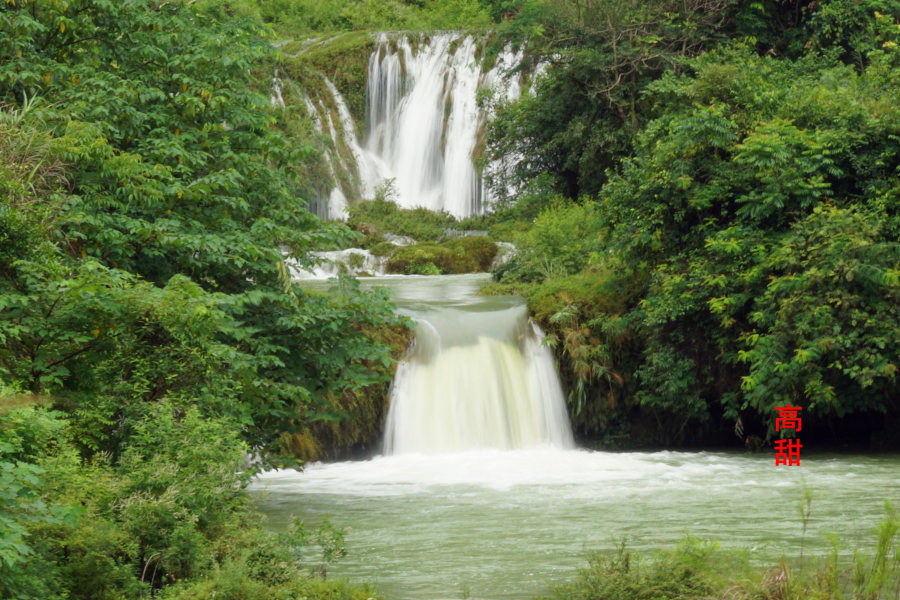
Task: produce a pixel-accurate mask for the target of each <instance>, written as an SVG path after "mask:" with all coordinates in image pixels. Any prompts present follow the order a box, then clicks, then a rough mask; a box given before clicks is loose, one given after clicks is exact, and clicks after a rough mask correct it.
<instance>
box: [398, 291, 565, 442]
mask: <svg viewBox="0 0 900 600" xmlns="http://www.w3.org/2000/svg"><path fill="white" fill-rule="evenodd" d="M417 321H418V327H417V329H416V338H415V346H414V350H413V352H412V355H411V356H410V357H409V359H408V360H407V361H405V362H403V363H401V364H400V366H399V368H398V370H397V375H396V377H395V378H394V384H393V388H392V392H391V407H390V411H389V413H388V418H387V423H386V431H385V453H386V454H404V453H409V452H422V453H437V452H457V451H462V450H471V449H477V448H496V449H500V450H515V449H523V448H530V447H535V446H538V445H540V444H550V445H553V446H556V447H559V448H572V447H574V442H573V439H572V433H571V430H570V426H569V420H568V416H567V415H566V408H565V400H564V397H563V393H562V389H561V387H560V384H559V380H558V378H557V376H556V371H555V369H554V364H553V356H552V354H551V352H550V350H549V349H548V348H547V347H545V346H542V345H541V343H540V340H541V338H542V337H543V334H542V333H541V332H540V329H539V328H538V327H537V326H536V325H534V324H532V323H530V322H527V321H526V309H525V307H524V306H517V307H513V308H509V309H506V310H502V311H492V312H484V313H471V312H465V311H461V310H455V309H450V310H446V311H443V312H441V313H432V314H431V315H428V316H427V317H426V318H418V319H417Z"/></svg>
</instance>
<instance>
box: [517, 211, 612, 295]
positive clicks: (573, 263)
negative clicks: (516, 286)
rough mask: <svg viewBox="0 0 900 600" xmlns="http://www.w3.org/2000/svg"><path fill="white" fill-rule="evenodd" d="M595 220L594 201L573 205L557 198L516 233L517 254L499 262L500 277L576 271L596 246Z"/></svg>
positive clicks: (528, 277)
mask: <svg viewBox="0 0 900 600" xmlns="http://www.w3.org/2000/svg"><path fill="white" fill-rule="evenodd" d="M598 223H599V221H598V219H597V209H596V205H595V203H594V202H591V201H589V200H585V201H584V202H582V203H580V204H576V203H572V202H566V201H565V200H563V199H561V198H557V199H556V200H554V201H553V202H552V203H551V204H550V206H549V207H548V208H547V209H545V210H544V211H543V212H541V213H540V215H539V216H538V217H537V218H536V219H535V220H534V224H533V225H532V226H531V228H530V229H529V230H528V231H527V232H524V233H522V234H521V235H518V236H516V238H515V241H516V247H517V253H516V256H515V258H514V259H513V261H512V262H511V263H508V264H505V265H502V271H501V272H500V273H501V276H502V277H503V278H504V279H506V280H513V279H518V280H522V281H545V280H553V279H558V278H560V277H565V276H566V275H570V274H571V275H574V274H576V273H579V272H580V271H581V270H582V269H584V268H585V267H586V266H587V265H588V263H589V262H590V260H591V256H592V254H593V253H594V252H595V251H596V249H597V247H598V245H597V241H596V240H597V238H598V236H599V233H600V228H599V224H598Z"/></svg>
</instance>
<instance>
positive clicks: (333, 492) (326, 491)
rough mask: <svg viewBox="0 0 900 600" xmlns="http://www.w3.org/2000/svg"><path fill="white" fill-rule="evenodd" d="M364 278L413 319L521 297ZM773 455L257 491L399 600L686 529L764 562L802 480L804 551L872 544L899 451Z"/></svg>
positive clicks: (621, 460)
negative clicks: (334, 533)
mask: <svg viewBox="0 0 900 600" xmlns="http://www.w3.org/2000/svg"><path fill="white" fill-rule="evenodd" d="M365 281H366V285H372V284H383V283H385V282H387V283H388V284H389V285H390V286H391V287H392V288H393V289H394V290H395V293H396V300H397V302H398V305H399V306H400V307H401V312H404V313H405V314H408V315H410V316H413V317H422V316H423V315H431V317H432V318H433V317H434V316H435V314H436V313H440V314H444V315H448V314H456V313H458V314H457V317H458V318H462V319H466V318H467V317H466V315H471V316H473V317H475V318H480V319H482V320H483V321H484V326H485V327H486V328H488V329H490V318H489V315H490V313H491V312H493V311H504V310H508V309H510V308H515V307H516V306H520V305H521V302H522V301H521V299H517V298H481V297H479V296H477V290H478V288H479V287H480V286H481V285H482V284H483V283H484V282H485V281H486V279H485V278H484V277H481V276H456V277H430V278H425V277H419V278H400V277H388V278H379V279H377V280H374V281H373V280H365ZM479 314H480V317H479V316H478V315H479ZM485 317H488V318H485ZM774 462H775V461H774V455H773V453H772V451H771V450H769V451H767V452H762V453H760V454H746V453H743V452H739V451H735V452H733V453H728V452H696V453H689V452H653V453H642V452H628V453H608V452H588V451H584V450H561V449H558V448H554V447H550V446H541V447H535V448H530V449H526V450H515V451H499V450H489V449H480V450H471V451H466V452H456V453H449V454H416V453H410V454H401V455H395V456H380V457H376V458H374V459H371V460H368V461H357V462H344V463H332V464H314V465H310V466H309V467H308V468H307V469H306V471H305V472H304V473H302V474H301V473H297V472H295V471H281V472H275V473H269V474H266V475H264V476H263V477H261V478H260V479H259V480H258V482H257V483H256V484H255V486H254V487H253V493H259V494H263V495H264V496H265V497H266V500H265V501H264V502H263V504H262V508H263V510H264V511H265V512H266V513H267V514H268V515H269V516H270V526H271V528H272V529H273V530H279V529H281V528H283V527H285V525H286V523H287V522H288V519H289V518H290V516H291V515H294V516H299V517H302V518H304V519H305V520H306V521H307V522H308V523H310V524H316V523H318V522H319V521H320V520H321V518H322V517H323V516H324V515H326V514H330V515H332V520H333V522H334V523H335V524H337V525H339V526H343V527H350V528H351V530H350V532H349V534H348V535H347V544H348V550H349V551H350V555H349V556H348V557H347V558H345V559H344V560H343V561H341V562H340V563H338V564H337V565H336V566H334V567H333V568H331V569H330V573H331V574H333V575H336V576H340V577H344V578H347V579H350V580H354V581H367V582H374V583H376V584H377V585H378V586H379V588H380V589H381V590H382V591H383V592H385V593H387V594H388V595H389V596H391V597H393V598H397V599H401V600H406V599H409V600H413V599H416V600H437V599H445V598H459V597H460V595H461V594H460V586H461V585H465V586H468V587H469V588H470V589H471V592H472V595H473V597H475V598H497V599H500V598H528V597H531V596H534V595H535V594H540V593H545V592H546V591H547V590H548V587H549V586H550V585H552V584H558V583H561V582H563V581H565V580H567V579H568V578H570V577H571V576H572V575H573V573H574V571H575V569H576V568H577V567H579V566H581V565H583V564H584V560H585V554H586V551H587V550H588V549H593V548H597V549H611V548H613V546H614V545H615V543H616V542H618V541H619V540H621V539H623V538H624V539H627V542H628V544H629V545H630V546H631V547H633V548H636V549H638V550H641V551H651V550H653V549H656V548H670V547H672V546H673V545H674V544H675V543H676V542H677V541H678V539H679V538H680V537H681V536H682V535H684V533H685V532H686V531H687V532H690V533H691V534H693V535H697V536H699V537H702V538H715V539H718V540H719V541H720V542H721V543H722V544H723V545H725V546H739V547H744V548H749V549H752V550H753V552H754V553H755V555H757V556H759V558H760V560H761V561H762V562H766V561H770V560H776V559H778V558H779V557H780V555H781V553H782V552H784V553H787V554H788V555H789V556H792V555H796V554H797V552H798V551H799V547H800V542H801V524H800V519H799V517H798V509H797V505H798V502H799V501H800V499H801V498H802V495H803V485H804V482H805V485H806V486H808V487H809V488H811V489H812V490H813V493H814V498H813V504H812V518H811V522H810V525H809V529H808V531H807V535H806V540H805V545H806V548H807V551H809V549H812V550H813V551H818V552H823V551H824V550H825V548H826V547H827V539H826V537H825V536H826V534H828V533H835V534H838V535H839V536H840V538H841V541H842V543H843V546H844V548H845V552H847V553H849V552H851V551H852V549H853V547H854V546H855V545H863V546H865V547H868V546H869V544H870V543H871V540H872V535H871V532H872V529H873V527H874V525H875V524H876V523H877V522H878V520H879V519H880V518H881V516H882V515H883V512H884V501H885V500H897V499H898V497H900V481H898V477H897V475H898V473H900V456H897V455H859V454H842V455H836V454H815V453H813V452H810V451H807V450H806V449H804V454H803V456H802V459H801V462H802V464H801V466H800V467H783V466H782V467H776V466H775V464H774Z"/></svg>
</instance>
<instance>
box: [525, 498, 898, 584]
mask: <svg viewBox="0 0 900 600" xmlns="http://www.w3.org/2000/svg"><path fill="white" fill-rule="evenodd" d="M810 511H811V502H810V496H809V494H808V493H807V494H806V495H805V496H804V499H803V501H802V503H801V518H802V520H803V523H804V537H805V525H806V523H808V520H809V515H810ZM873 534H874V544H873V545H871V546H870V547H869V548H868V549H865V548H856V549H854V550H853V552H852V553H851V556H850V557H846V556H845V557H843V558H842V552H841V546H840V540H839V539H838V538H837V536H830V538H829V541H830V549H829V552H828V553H827V555H826V556H824V557H821V558H819V559H810V557H809V556H806V557H805V559H804V557H803V550H801V551H800V553H799V555H798V556H797V557H796V558H794V559H793V560H792V559H790V558H788V557H782V559H781V561H780V563H779V564H776V565H775V566H774V567H771V568H769V569H760V568H758V567H755V566H754V564H753V561H752V559H751V555H750V554H749V553H748V552H745V551H734V550H724V549H722V548H721V546H720V545H719V544H718V543H717V542H714V541H709V540H705V541H704V540H700V539H698V538H696V537H692V536H685V537H684V538H683V539H682V540H681V541H680V542H679V543H678V545H677V547H676V548H675V550H672V551H665V552H658V553H656V554H654V555H653V556H652V557H649V558H647V557H644V556H641V555H640V554H639V553H637V552H633V551H630V550H629V549H628V548H627V547H626V545H625V544H624V543H623V544H621V545H619V546H618V547H617V548H616V549H615V551H613V552H611V553H609V552H607V553H600V552H594V553H592V554H591V555H590V556H589V558H588V565H587V567H585V568H583V569H582V570H581V571H579V573H578V576H577V577H576V578H575V580H574V581H572V582H570V583H567V584H565V585H562V586H559V587H556V588H554V590H553V593H552V595H551V596H549V597H547V598H543V599H542V600H551V599H552V600H898V599H900V510H898V508H897V506H896V505H894V504H891V503H889V502H888V503H885V517H884V519H883V520H882V521H881V522H880V523H879V524H878V526H877V527H876V528H875V530H874V532H873ZM804 563H805V564H804Z"/></svg>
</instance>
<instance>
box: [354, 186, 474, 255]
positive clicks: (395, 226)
mask: <svg viewBox="0 0 900 600" xmlns="http://www.w3.org/2000/svg"><path fill="white" fill-rule="evenodd" d="M347 212H348V213H349V214H350V217H349V218H348V219H347V225H349V226H350V227H352V228H353V229H356V230H357V231H361V229H360V226H361V224H363V223H368V224H370V225H372V226H374V229H375V235H369V236H368V237H367V238H366V240H365V241H364V242H363V247H369V246H373V245H375V244H379V243H381V242H382V241H383V239H382V238H381V236H382V235H384V234H387V233H392V234H394V235H403V236H409V237H411V238H413V239H414V240H416V241H419V242H437V241H439V240H441V239H442V238H443V237H444V230H445V229H448V228H450V227H451V226H452V225H454V224H455V223H456V219H455V218H454V217H453V215H451V214H448V213H444V212H434V211H432V210H428V209H426V208H400V207H399V206H398V205H397V203H396V202H395V201H394V196H393V188H392V187H388V188H386V189H385V191H384V192H383V193H382V195H381V197H379V196H376V198H375V199H373V200H363V201H361V202H358V203H356V204H354V205H352V206H350V207H348V208H347Z"/></svg>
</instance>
